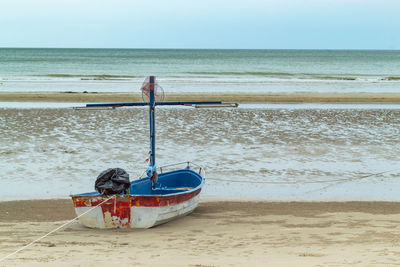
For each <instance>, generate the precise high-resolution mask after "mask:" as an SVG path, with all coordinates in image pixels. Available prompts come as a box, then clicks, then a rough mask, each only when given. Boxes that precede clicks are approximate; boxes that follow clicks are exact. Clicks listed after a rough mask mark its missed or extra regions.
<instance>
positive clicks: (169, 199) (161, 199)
mask: <svg viewBox="0 0 400 267" xmlns="http://www.w3.org/2000/svg"><path fill="white" fill-rule="evenodd" d="M200 191H201V188H199V189H197V190H196V191H192V192H189V193H186V194H177V195H169V196H162V195H157V196H135V195H116V197H115V198H111V199H110V200H108V201H106V202H104V203H103V204H102V205H101V207H102V210H103V214H104V210H107V211H109V212H110V213H111V214H112V216H118V215H117V214H121V215H123V216H125V214H126V212H127V211H128V210H129V214H130V207H131V206H136V207H164V206H169V205H176V204H179V203H182V202H185V201H188V200H189V199H192V198H193V197H195V196H197V195H198V194H199V193H200ZM104 199H105V196H73V197H72V200H73V202H74V207H75V208H79V207H94V206H97V205H99V204H100V203H101V202H103V201H104ZM114 214H116V215H114Z"/></svg>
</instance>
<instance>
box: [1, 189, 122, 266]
mask: <svg viewBox="0 0 400 267" xmlns="http://www.w3.org/2000/svg"><path fill="white" fill-rule="evenodd" d="M115 196H116V195H112V196H110V197H109V198H107V199H105V200H104V201H102V202H101V203H99V204H98V205H97V206H95V207H93V208H91V209H89V210H87V211H85V212H84V213H82V214H81V215H79V216H76V217H75V218H73V219H72V220H69V221H68V222H66V223H64V224H63V225H61V226H59V227H57V228H56V229H54V230H52V231H50V232H48V233H47V234H45V235H43V236H41V237H39V238H38V239H36V240H33V241H32V242H30V243H29V244H27V245H25V246H23V247H21V248H19V249H17V250H16V251H14V252H13V253H10V254H8V255H7V256H5V257H3V258H1V259H0V262H2V261H4V260H5V259H7V258H9V257H11V256H13V255H15V254H17V253H18V252H20V251H22V250H24V249H26V248H28V247H30V246H31V245H33V244H35V243H36V242H38V241H40V240H42V239H43V238H45V237H47V236H49V235H51V234H52V233H54V232H56V231H58V230H60V229H61V228H63V227H65V226H67V225H68V224H70V223H72V222H74V221H75V220H76V219H78V218H80V217H81V216H83V215H85V214H87V213H89V212H91V211H92V210H94V209H95V208H97V207H98V206H100V205H102V204H103V203H104V202H106V201H108V200H110V199H111V198H113V197H115Z"/></svg>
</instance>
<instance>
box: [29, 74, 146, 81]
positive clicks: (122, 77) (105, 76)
mask: <svg viewBox="0 0 400 267" xmlns="http://www.w3.org/2000/svg"><path fill="white" fill-rule="evenodd" d="M34 76H36V77H50V78H81V80H126V79H133V78H137V77H138V76H133V75H112V74H91V75H89V74H62V73H50V74H43V75H34Z"/></svg>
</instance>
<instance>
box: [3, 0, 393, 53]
mask: <svg viewBox="0 0 400 267" xmlns="http://www.w3.org/2000/svg"><path fill="white" fill-rule="evenodd" d="M0 47H62V48H69V47H70V48H205V49H215V48H221V49H230V48H233V49H236V48H238V49H400V1H399V0H380V1H376V0H374V1H372V0H241V1H238V0H229V1H221V0H143V1H142V0H138V1H136V0H79V1H78V0H1V1H0Z"/></svg>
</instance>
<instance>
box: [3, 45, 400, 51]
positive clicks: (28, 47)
mask: <svg viewBox="0 0 400 267" xmlns="http://www.w3.org/2000/svg"><path fill="white" fill-rule="evenodd" d="M0 49H99V50H107V49H109V50H116V49H121V50H124V49H125V50H325V51H327V50H329V51H334V50H336V51H400V49H399V48H397V49H396V48H394V49H393V48H392V49H389V48H195V47H190V48H182V47H181V48H179V47H177V48H170V47H169V48H161V47H156V48H155V47H152V48H144V47H45V46H43V47H35V46H31V47H30V46H14V47H13V46H4V47H3V46H0Z"/></svg>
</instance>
